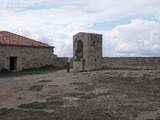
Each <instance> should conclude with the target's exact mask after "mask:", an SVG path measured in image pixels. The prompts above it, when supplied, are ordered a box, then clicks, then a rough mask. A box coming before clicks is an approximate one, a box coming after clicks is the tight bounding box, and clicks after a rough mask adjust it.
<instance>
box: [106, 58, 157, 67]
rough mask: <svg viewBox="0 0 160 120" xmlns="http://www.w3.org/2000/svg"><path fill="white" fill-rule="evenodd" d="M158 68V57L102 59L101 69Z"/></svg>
mask: <svg viewBox="0 0 160 120" xmlns="http://www.w3.org/2000/svg"><path fill="white" fill-rule="evenodd" d="M148 67H150V68H160V57H104V58H103V68H135V69H137V68H144V69H145V68H148Z"/></svg>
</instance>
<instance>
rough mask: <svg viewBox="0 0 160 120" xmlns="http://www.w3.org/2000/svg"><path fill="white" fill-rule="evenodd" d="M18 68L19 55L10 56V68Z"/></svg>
mask: <svg viewBox="0 0 160 120" xmlns="http://www.w3.org/2000/svg"><path fill="white" fill-rule="evenodd" d="M16 69H17V57H10V70H16Z"/></svg>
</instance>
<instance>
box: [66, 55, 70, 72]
mask: <svg viewBox="0 0 160 120" xmlns="http://www.w3.org/2000/svg"><path fill="white" fill-rule="evenodd" d="M70 64H71V58H70V57H69V58H68V60H67V72H70Z"/></svg>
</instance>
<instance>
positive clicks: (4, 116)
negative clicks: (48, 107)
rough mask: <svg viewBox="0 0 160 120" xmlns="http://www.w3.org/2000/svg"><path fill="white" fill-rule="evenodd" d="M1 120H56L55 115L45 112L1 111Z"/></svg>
mask: <svg viewBox="0 0 160 120" xmlns="http://www.w3.org/2000/svg"><path fill="white" fill-rule="evenodd" d="M0 120H56V118H55V115H54V113H48V112H44V111H24V110H16V109H7V108H2V109H0Z"/></svg>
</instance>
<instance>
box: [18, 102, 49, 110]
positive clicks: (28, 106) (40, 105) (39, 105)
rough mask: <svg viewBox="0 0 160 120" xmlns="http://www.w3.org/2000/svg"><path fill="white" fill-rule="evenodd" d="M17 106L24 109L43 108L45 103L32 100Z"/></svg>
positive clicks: (45, 106) (45, 105)
mask: <svg viewBox="0 0 160 120" xmlns="http://www.w3.org/2000/svg"><path fill="white" fill-rule="evenodd" d="M18 107H19V108H24V109H45V108H47V103H45V102H43V103H40V102H33V103H29V104H21V105H19V106H18Z"/></svg>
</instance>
